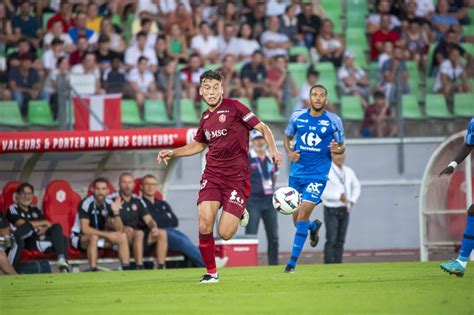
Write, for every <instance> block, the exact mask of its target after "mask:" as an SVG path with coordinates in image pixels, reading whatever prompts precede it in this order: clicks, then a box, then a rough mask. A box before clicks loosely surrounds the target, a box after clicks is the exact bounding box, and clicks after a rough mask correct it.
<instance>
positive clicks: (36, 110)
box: [28, 100, 57, 127]
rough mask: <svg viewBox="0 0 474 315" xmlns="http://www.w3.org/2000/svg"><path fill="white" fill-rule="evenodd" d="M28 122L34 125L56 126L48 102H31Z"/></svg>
mask: <svg viewBox="0 0 474 315" xmlns="http://www.w3.org/2000/svg"><path fill="white" fill-rule="evenodd" d="M28 121H29V123H30V124H32V125H39V126H48V127H53V126H56V125H57V124H56V122H55V121H54V119H53V115H52V113H51V109H50V107H49V103H48V102H47V101H43V100H39V101H30V102H29V103H28Z"/></svg>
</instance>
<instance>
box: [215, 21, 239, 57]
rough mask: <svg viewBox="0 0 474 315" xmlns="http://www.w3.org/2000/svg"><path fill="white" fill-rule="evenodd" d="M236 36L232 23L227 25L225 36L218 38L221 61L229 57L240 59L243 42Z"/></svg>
mask: <svg viewBox="0 0 474 315" xmlns="http://www.w3.org/2000/svg"><path fill="white" fill-rule="evenodd" d="M235 35H236V31H235V26H234V25H233V24H230V23H228V24H226V25H225V27H224V33H223V35H221V36H219V37H218V47H219V59H220V60H223V59H224V57H225V56H228V55H233V56H236V57H237V58H238V57H239V54H240V45H241V42H240V40H239V39H238V38H237V37H236V36H235Z"/></svg>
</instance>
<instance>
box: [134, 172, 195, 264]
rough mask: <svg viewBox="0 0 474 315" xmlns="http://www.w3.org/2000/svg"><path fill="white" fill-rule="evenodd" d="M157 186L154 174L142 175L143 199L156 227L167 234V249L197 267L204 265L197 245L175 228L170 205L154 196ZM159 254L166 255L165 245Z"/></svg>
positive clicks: (176, 221)
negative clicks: (177, 253)
mask: <svg viewBox="0 0 474 315" xmlns="http://www.w3.org/2000/svg"><path fill="white" fill-rule="evenodd" d="M157 186H158V181H157V180H156V177H155V176H153V175H146V176H144V177H143V180H142V192H143V199H144V200H145V203H146V205H147V208H148V211H149V212H150V214H151V216H152V217H153V219H154V220H155V221H156V222H157V224H158V228H159V229H160V230H163V231H166V234H167V236H168V244H167V249H169V250H173V251H178V252H181V253H182V254H183V255H185V256H186V257H188V258H189V259H190V260H191V261H192V262H193V263H194V265H196V266H197V267H204V262H203V261H202V257H201V253H200V252H199V249H198V248H197V246H196V245H194V244H193V243H192V242H191V240H190V239H189V238H188V237H187V236H186V235H184V234H183V233H182V232H180V231H178V230H177V229H176V228H177V227H178V218H177V217H176V215H175V214H174V212H173V210H172V209H171V206H170V205H169V204H168V203H167V202H166V201H164V200H158V199H156V198H155V196H156V193H157V192H158V189H157ZM161 255H165V256H166V251H165V247H163V253H161ZM163 267H164V265H161V266H160V264H159V265H158V269H161V268H163Z"/></svg>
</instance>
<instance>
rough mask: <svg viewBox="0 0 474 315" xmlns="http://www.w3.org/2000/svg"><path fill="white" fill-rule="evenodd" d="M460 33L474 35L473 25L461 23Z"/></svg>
mask: <svg viewBox="0 0 474 315" xmlns="http://www.w3.org/2000/svg"><path fill="white" fill-rule="evenodd" d="M471 23H472V22H471ZM462 35H463V36H474V25H463V27H462Z"/></svg>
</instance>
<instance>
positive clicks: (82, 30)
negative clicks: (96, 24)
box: [69, 12, 99, 46]
mask: <svg viewBox="0 0 474 315" xmlns="http://www.w3.org/2000/svg"><path fill="white" fill-rule="evenodd" d="M80 35H84V36H86V37H87V41H88V42H89V45H92V46H93V45H95V44H96V43H97V40H98V39H99V37H98V35H97V33H96V32H94V31H93V30H91V29H90V28H87V15H86V13H85V12H78V13H77V14H76V26H75V27H73V28H71V29H70V30H69V36H71V39H72V41H73V42H74V44H77V40H78V38H79V36H80Z"/></svg>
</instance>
